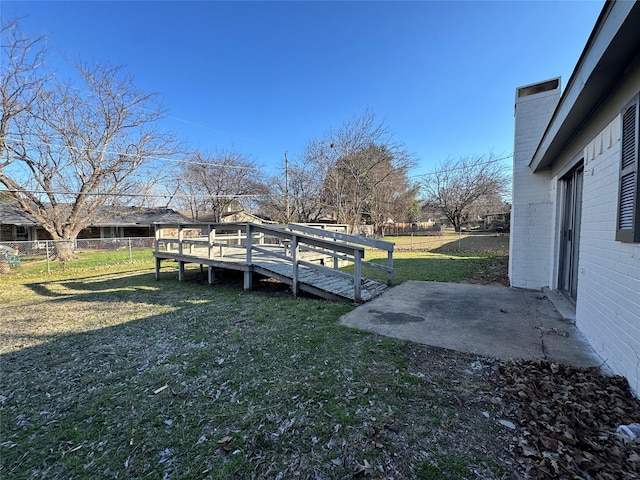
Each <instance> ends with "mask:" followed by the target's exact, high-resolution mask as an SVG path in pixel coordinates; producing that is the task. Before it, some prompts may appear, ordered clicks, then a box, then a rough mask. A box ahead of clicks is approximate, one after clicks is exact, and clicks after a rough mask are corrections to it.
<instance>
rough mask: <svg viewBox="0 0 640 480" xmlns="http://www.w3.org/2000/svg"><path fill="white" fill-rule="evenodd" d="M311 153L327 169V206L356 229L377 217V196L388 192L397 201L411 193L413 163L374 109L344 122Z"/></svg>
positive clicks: (314, 143)
mask: <svg viewBox="0 0 640 480" xmlns="http://www.w3.org/2000/svg"><path fill="white" fill-rule="evenodd" d="M306 155H307V159H308V161H309V162H311V163H314V164H315V165H316V168H317V170H318V171H319V172H322V173H323V178H324V179H323V184H322V186H323V191H322V197H321V198H322V200H323V202H324V204H325V205H326V206H327V207H329V208H330V209H331V211H332V212H333V214H334V217H335V219H336V221H337V222H338V223H347V224H349V225H350V226H351V229H352V231H355V230H357V227H358V225H360V224H361V223H362V222H363V220H364V219H365V218H366V217H367V213H369V219H370V221H371V220H372V218H371V216H370V215H371V213H372V210H371V207H372V205H373V203H372V202H373V199H376V198H381V197H383V196H385V195H386V198H387V199H388V200H390V201H391V202H392V203H394V202H395V199H397V198H400V196H402V195H403V194H405V193H406V188H407V187H408V181H406V180H407V177H406V175H407V172H408V170H409V168H410V167H411V166H412V164H413V159H412V156H411V155H410V154H409V153H408V152H407V150H406V148H405V147H404V145H402V144H400V143H397V142H395V141H394V140H393V137H392V135H391V134H390V132H389V129H388V127H387V126H386V125H385V124H384V123H382V122H378V121H377V120H376V118H375V116H374V115H373V114H372V113H371V112H365V113H364V114H363V115H361V116H359V117H355V118H353V119H352V120H350V121H348V122H346V123H344V124H343V125H342V126H341V127H340V128H338V129H337V130H332V131H330V132H329V133H328V134H327V135H325V137H324V138H323V139H322V140H319V141H318V140H315V141H311V142H310V143H309V144H308V147H307V151H306ZM378 205H379V202H378ZM368 210H369V212H368ZM378 210H379V208H378ZM374 221H375V220H374Z"/></svg>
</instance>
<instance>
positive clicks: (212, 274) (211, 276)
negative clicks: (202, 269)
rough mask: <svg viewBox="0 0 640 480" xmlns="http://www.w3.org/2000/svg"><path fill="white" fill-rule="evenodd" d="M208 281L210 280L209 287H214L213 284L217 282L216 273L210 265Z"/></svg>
mask: <svg viewBox="0 0 640 480" xmlns="http://www.w3.org/2000/svg"><path fill="white" fill-rule="evenodd" d="M208 274H209V275H208V277H209V278H208V280H209V285H213V283H214V282H215V280H216V272H215V271H214V270H213V266H211V265H209V272H208Z"/></svg>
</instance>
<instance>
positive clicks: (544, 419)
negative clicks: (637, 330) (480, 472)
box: [497, 360, 640, 480]
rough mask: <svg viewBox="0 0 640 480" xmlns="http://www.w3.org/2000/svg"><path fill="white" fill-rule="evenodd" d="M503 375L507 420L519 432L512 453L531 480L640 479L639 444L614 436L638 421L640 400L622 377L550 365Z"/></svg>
mask: <svg viewBox="0 0 640 480" xmlns="http://www.w3.org/2000/svg"><path fill="white" fill-rule="evenodd" d="M497 370H498V373H499V375H498V380H497V381H498V382H500V383H502V393H501V396H502V406H503V408H504V412H503V414H504V415H505V416H508V417H510V418H511V419H512V420H513V422H514V423H515V424H516V425H517V426H518V427H519V428H517V429H516V432H515V435H514V436H513V438H512V441H511V449H512V451H513V452H514V453H515V454H516V455H518V456H519V457H520V462H519V463H520V470H521V472H520V473H521V474H523V475H524V476H525V477H526V478H534V479H541V478H559V479H578V478H579V479H597V480H614V479H615V480H622V479H640V443H637V442H633V441H632V440H630V439H629V438H628V437H625V436H623V435H621V434H618V433H616V429H617V427H619V426H620V425H626V424H629V423H633V422H638V421H639V420H640V400H638V399H636V398H634V397H633V395H632V394H631V393H630V391H629V387H628V384H627V381H626V380H625V379H624V378H623V377H620V376H605V375H603V374H602V373H601V371H600V370H599V369H598V368H588V369H587V368H576V367H570V366H565V365H559V364H556V363H549V362H546V361H523V360H519V361H511V362H508V363H505V364H500V365H499V366H498V367H497Z"/></svg>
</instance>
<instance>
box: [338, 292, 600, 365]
mask: <svg viewBox="0 0 640 480" xmlns="http://www.w3.org/2000/svg"><path fill="white" fill-rule="evenodd" d="M340 322H341V323H342V324H343V325H346V326H349V327H355V328H359V329H362V330H369V331H373V332H376V333H379V334H382V335H386V336H389V337H395V338H401V339H406V340H411V341H414V342H418V343H422V344H425V345H432V346H436V347H442V348H448V349H451V350H458V351H462V352H468V353H475V354H478V355H483V356H488V357H494V358H498V359H502V360H509V359H530V360H531V359H541V360H548V361H551V362H557V363H563V364H567V365H573V366H579V367H592V366H600V365H602V363H603V361H602V359H601V358H600V357H599V356H598V355H597V354H596V353H595V352H594V351H593V349H592V348H591V346H590V345H589V343H588V342H587V340H586V339H585V338H584V336H583V335H582V334H581V333H580V331H579V330H578V329H577V328H576V327H575V325H573V324H572V323H570V322H568V321H566V320H563V318H562V315H560V313H558V311H557V310H556V309H555V308H554V306H553V304H552V303H551V302H550V301H549V299H548V297H547V294H546V293H545V292H542V291H532V290H521V289H513V288H507V287H499V286H486V285H470V284H460V283H439V282H419V281H407V282H404V283H402V284H401V285H398V286H397V287H394V288H392V289H390V290H387V291H386V292H385V293H383V294H382V295H381V296H379V297H378V298H376V299H374V300H372V301H370V302H368V303H365V304H363V305H361V306H359V307H357V308H356V309H354V310H353V311H351V312H349V313H348V314H346V315H344V316H343V317H342V318H341V319H340Z"/></svg>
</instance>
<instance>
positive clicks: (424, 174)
mask: <svg viewBox="0 0 640 480" xmlns="http://www.w3.org/2000/svg"><path fill="white" fill-rule="evenodd" d="M509 158H513V153H511V154H509V155H507V156H506V157H500V158H494V159H493V160H487V161H486V162H478V163H476V164H474V165H473V166H484V165H490V164H492V163H497V162H502V161H503V160H507V159H509ZM466 168H469V167H467V166H464V165H463V166H461V167H453V168H443V169H442V170H440V171H446V172H456V171H458V170H464V169H466ZM440 171H438V170H435V171H433V172H429V173H423V174H420V175H411V176H410V177H409V178H421V177H430V176H432V175H437V174H438V173H439V172H440Z"/></svg>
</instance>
